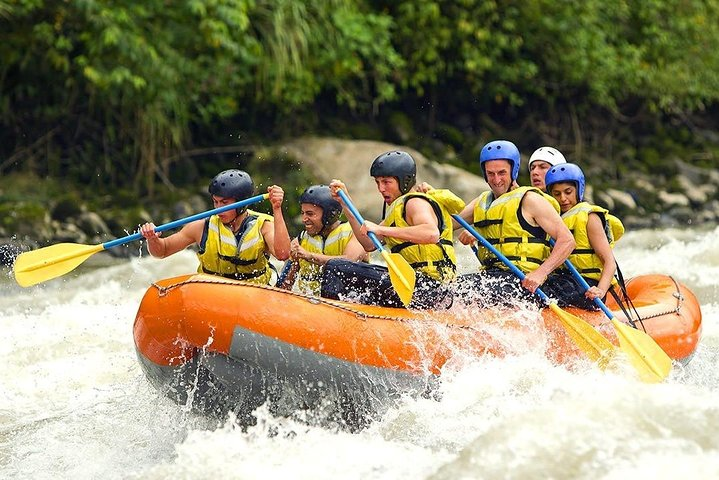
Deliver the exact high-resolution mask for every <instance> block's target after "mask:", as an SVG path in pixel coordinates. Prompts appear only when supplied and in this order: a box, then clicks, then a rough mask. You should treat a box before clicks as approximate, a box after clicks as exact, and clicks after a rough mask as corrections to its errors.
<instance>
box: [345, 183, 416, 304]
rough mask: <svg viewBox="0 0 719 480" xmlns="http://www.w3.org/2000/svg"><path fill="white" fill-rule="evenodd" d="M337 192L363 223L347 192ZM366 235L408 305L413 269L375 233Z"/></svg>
mask: <svg viewBox="0 0 719 480" xmlns="http://www.w3.org/2000/svg"><path fill="white" fill-rule="evenodd" d="M337 193H338V194H339V196H340V197H341V198H342V200H343V201H344V202H345V205H347V208H349V210H350V212H352V216H353V217H355V219H356V220H357V221H358V222H359V223H360V225H361V224H363V223H364V218H362V215H361V214H360V213H359V211H357V209H356V208H355V206H354V205H353V204H352V201H351V200H350V199H349V197H347V194H346V193H345V192H344V191H343V190H338V191H337ZM367 236H368V237H369V238H370V240H372V243H374V246H375V247H376V248H377V250H379V251H380V253H381V254H382V258H384V261H385V262H387V267H388V269H389V279H390V281H391V282H392V286H393V287H394V289H395V290H396V291H397V295H399V298H400V300H402V303H403V304H404V305H405V306H406V305H409V302H411V301H412V295H413V294H414V284H415V282H416V281H417V278H416V277H415V273H414V269H413V268H412V267H411V266H410V265H409V263H407V260H405V259H404V257H403V256H402V255H400V254H399V253H390V252H388V251H387V249H386V248H384V246H383V245H382V243H380V241H379V239H378V238H377V235H375V234H374V232H367Z"/></svg>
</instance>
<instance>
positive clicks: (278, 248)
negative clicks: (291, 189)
mask: <svg viewBox="0 0 719 480" xmlns="http://www.w3.org/2000/svg"><path fill="white" fill-rule="evenodd" d="M267 192H268V193H269V194H270V203H271V204H272V216H273V221H272V222H265V223H264V224H263V225H262V229H261V230H260V231H261V232H262V236H263V237H264V239H265V245H267V250H269V252H270V253H271V254H272V255H273V256H274V257H275V258H276V259H277V260H287V259H288V258H290V234H289V233H288V232H287V225H286V224H285V217H284V216H283V215H282V200H283V199H284V195H285V194H284V191H283V190H282V188H280V187H278V186H277V185H272V186H271V187H268V188H267Z"/></svg>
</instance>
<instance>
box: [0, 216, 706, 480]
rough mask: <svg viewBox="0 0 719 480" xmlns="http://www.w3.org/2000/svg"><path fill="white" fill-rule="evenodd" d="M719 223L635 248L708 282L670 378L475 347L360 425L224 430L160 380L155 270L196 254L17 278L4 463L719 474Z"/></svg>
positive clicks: (175, 267) (190, 474) (190, 262)
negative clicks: (437, 394) (151, 311)
mask: <svg viewBox="0 0 719 480" xmlns="http://www.w3.org/2000/svg"><path fill="white" fill-rule="evenodd" d="M717 235H719V229H716V230H709V231H699V230H662V231H658V232H652V231H642V232H634V233H629V234H627V235H626V236H625V237H624V238H623V239H622V241H621V242H619V245H618V247H617V252H616V253H617V257H618V259H619V262H620V265H621V266H622V269H623V271H624V273H625V275H627V276H631V275H635V274H640V273H650V272H659V273H670V274H672V275H674V276H675V278H677V279H678V280H680V281H681V282H683V283H686V284H687V285H688V286H689V287H690V288H691V289H692V290H693V291H694V292H695V293H696V294H697V295H698V296H699V297H700V300H701V304H702V311H703V314H704V337H703V340H702V343H701V345H700V347H699V349H698V353H697V355H696V356H695V358H694V360H693V361H692V362H691V363H690V365H689V366H688V367H687V368H686V369H675V372H674V373H673V375H672V377H671V378H670V379H669V380H668V381H667V382H665V383H664V384H660V385H647V384H643V383H640V382H639V381H638V380H637V379H636V378H635V377H634V376H633V375H632V373H631V372H630V371H612V372H600V371H598V370H597V369H595V368H594V367H593V366H589V365H587V366H586V367H585V368H579V369H576V370H574V371H569V370H567V369H566V368H565V367H562V366H556V365H552V364H551V363H550V362H549V361H547V360H545V359H544V358H543V356H541V355H539V354H534V353H532V352H528V353H527V354H526V355H523V356H519V357H516V356H515V357H508V358H504V359H495V358H480V359H466V358H464V359H458V360H457V361H454V362H451V364H450V365H448V366H447V368H446V369H445V372H444V375H443V383H442V386H441V392H442V400H441V401H436V400H429V399H407V400H406V401H405V402H403V403H402V404H401V406H399V407H398V408H395V409H392V410H390V411H389V412H388V413H387V414H386V415H385V417H384V418H383V419H382V420H381V421H379V422H376V423H374V424H372V425H371V426H370V428H368V429H367V430H365V431H363V432H361V433H359V434H351V433H346V432H336V431H331V430H326V429H322V428H316V427H307V426H305V425H301V424H297V423H293V422H291V421H289V420H286V419H276V418H273V417H272V416H270V415H269V414H267V413H266V412H264V411H259V412H258V414H257V416H258V418H259V423H258V425H257V426H256V427H252V428H250V429H249V431H247V432H242V431H241V430H240V429H237V428H235V427H234V426H233V425H234V423H232V422H228V424H227V425H225V426H223V427H221V428H219V429H217V428H214V426H213V425H212V423H211V422H209V421H208V420H207V419H203V418H201V417H197V416H195V415H193V414H191V413H189V412H187V411H186V410H184V409H183V408H181V407H179V406H177V405H176V404H174V403H172V402H171V401H169V400H166V399H165V398H163V397H160V396H159V395H158V394H157V393H156V392H155V391H154V390H153V389H152V387H150V386H149V385H148V384H147V382H146V381H145V378H144V376H143V374H142V372H141V370H140V367H139V365H138V363H137V360H136V357H135V352H134V346H133V340H132V323H133V320H134V317H135V313H136V310H137V306H138V304H139V301H140V298H141V296H142V295H143V293H144V291H145V290H146V288H147V286H148V285H149V283H150V282H151V281H152V280H155V279H158V278H164V277H169V276H172V275H177V274H181V273H187V272H189V271H192V270H193V269H194V267H195V265H196V263H195V262H196V260H195V259H194V257H193V256H192V255H191V254H189V253H187V254H182V255H177V256H175V257H173V258H170V259H167V260H164V261H160V260H155V259H146V258H138V259H136V260H134V261H132V262H126V263H125V262H123V263H121V264H115V265H114V266H97V265H96V266H95V268H93V269H88V268H83V269H81V270H80V271H78V272H73V273H72V274H69V275H66V276H65V277H63V278H61V279H57V280H53V281H51V282H47V283H45V284H43V285H41V286H38V287H33V288H30V289H21V288H20V287H17V286H16V285H15V284H14V283H13V282H12V280H10V279H9V278H8V279H5V280H4V281H2V282H0V309H1V310H0V312H1V313H0V331H2V332H3V334H4V337H5V341H4V342H2V343H0V355H1V356H2V358H3V361H4V365H3V368H0V478H3V479H9V478H22V479H25V478H35V479H95V478H103V479H116V478H118V479H119V478H122V479H125V478H131V479H135V478H140V479H164V478H167V479H193V480H194V479H201V478H212V477H222V478H231V479H232V478H238V479H240V478H292V479H297V478H299V479H336V478H343V479H344V478H349V479H420V478H426V479H457V478H483V479H485V478H486V479H494V478H518V479H519V478H527V477H530V478H586V479H599V478H600V479H623V478H636V477H651V478H676V477H679V476H681V477H684V478H719V435H717V433H716V432H717V430H718V429H719V369H718V368H717V361H719V295H718V293H719V291H718V287H717V284H716V279H717V278H718V275H719V251H717V249H716V248H715V245H716V237H717ZM91 260H92V259H91ZM462 261H463V262H464V263H466V264H469V262H471V261H472V259H471V258H468V257H465V258H463V259H462ZM87 263H91V262H87Z"/></svg>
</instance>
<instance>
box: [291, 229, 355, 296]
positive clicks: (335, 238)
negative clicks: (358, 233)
mask: <svg viewBox="0 0 719 480" xmlns="http://www.w3.org/2000/svg"><path fill="white" fill-rule="evenodd" d="M352 235H353V234H352V226H351V225H350V224H349V223H346V222H345V223H340V224H339V225H338V226H337V228H335V229H334V230H332V231H331V232H330V233H329V235H327V238H324V237H322V235H307V231H303V232H302V233H301V234H300V246H301V247H302V248H304V249H305V250H307V251H308V252H310V253H321V254H323V255H330V256H335V257H336V256H340V255H342V254H344V252H345V248H346V247H347V244H348V243H350V240H352ZM299 264H300V268H299V272H298V274H297V275H298V276H297V286H298V288H299V290H300V291H301V292H303V293H308V294H311V295H319V294H320V282H321V280H322V266H321V265H316V264H314V263H312V262H308V261H307V260H303V259H300V261H299Z"/></svg>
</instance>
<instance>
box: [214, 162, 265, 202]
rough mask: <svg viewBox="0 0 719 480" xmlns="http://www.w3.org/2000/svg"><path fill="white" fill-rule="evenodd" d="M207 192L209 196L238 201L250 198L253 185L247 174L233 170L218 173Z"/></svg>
mask: <svg viewBox="0 0 719 480" xmlns="http://www.w3.org/2000/svg"><path fill="white" fill-rule="evenodd" d="M207 190H208V191H209V192H210V195H215V196H218V197H223V198H234V199H235V200H237V201H240V200H245V199H246V198H250V197H251V196H252V195H253V194H254V193H255V185H254V184H253V183H252V179H251V178H250V176H249V175H248V174H247V172H243V171H242V170H235V169H233V170H225V171H224V172H220V173H218V174H217V175H216V176H215V178H213V179H212V181H211V182H210V186H209V188H208V189H207Z"/></svg>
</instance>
